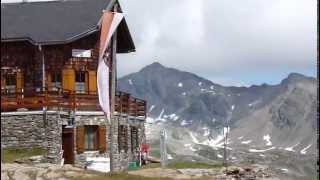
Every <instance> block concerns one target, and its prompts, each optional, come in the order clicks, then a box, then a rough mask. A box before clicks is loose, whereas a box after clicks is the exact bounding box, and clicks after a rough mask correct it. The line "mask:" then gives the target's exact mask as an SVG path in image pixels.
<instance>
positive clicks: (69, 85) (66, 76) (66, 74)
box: [62, 69, 75, 91]
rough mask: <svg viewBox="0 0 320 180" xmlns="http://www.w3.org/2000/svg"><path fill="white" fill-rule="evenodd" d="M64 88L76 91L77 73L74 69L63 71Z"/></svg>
mask: <svg viewBox="0 0 320 180" xmlns="http://www.w3.org/2000/svg"><path fill="white" fill-rule="evenodd" d="M62 88H63V89H66V90H71V91H74V89H75V72H74V70H73V69H63V70H62Z"/></svg>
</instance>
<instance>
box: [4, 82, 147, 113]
mask: <svg viewBox="0 0 320 180" xmlns="http://www.w3.org/2000/svg"><path fill="white" fill-rule="evenodd" d="M43 107H46V108H47V109H48V110H66V111H68V110H77V111H101V108H100V106H99V101H98V96H97V94H96V92H89V91H86V92H85V93H75V91H69V90H63V89H60V88H49V89H48V88H46V89H39V88H38V89H36V88H29V89H26V88H24V89H16V90H15V91H12V90H10V91H9V90H5V89H2V90H1V112H8V111H17V110H23V109H25V110H42V108H43ZM115 112H117V113H119V114H124V115H130V116H134V117H141V118H145V117H146V101H144V100H142V99H138V98H134V97H132V96H131V95H130V94H128V93H125V92H121V91H117V92H116V97H115Z"/></svg>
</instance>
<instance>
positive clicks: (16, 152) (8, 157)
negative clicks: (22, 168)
mask: <svg viewBox="0 0 320 180" xmlns="http://www.w3.org/2000/svg"><path fill="white" fill-rule="evenodd" d="M46 152H47V150H44V149H40V148H31V149H9V148H8V149H1V162H3V163H13V162H14V161H15V160H17V159H23V158H28V157H31V156H37V155H44V154H46Z"/></svg>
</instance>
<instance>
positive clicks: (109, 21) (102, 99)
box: [97, 11, 123, 121]
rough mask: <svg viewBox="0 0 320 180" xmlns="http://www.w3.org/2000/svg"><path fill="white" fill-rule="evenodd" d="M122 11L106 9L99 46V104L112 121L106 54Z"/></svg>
mask: <svg viewBox="0 0 320 180" xmlns="http://www.w3.org/2000/svg"><path fill="white" fill-rule="evenodd" d="M122 19H123V14H122V13H113V12H110V11H109V12H107V11H105V12H104V13H103V15H102V18H101V30H100V47H99V61H98V63H99V64H98V70H97V87H98V97H99V104H100V106H101V108H102V110H103V112H104V113H105V115H106V117H107V119H108V120H109V121H110V119H111V117H110V95H109V89H110V87H109V85H110V84H109V79H110V78H109V67H108V65H107V64H106V63H107V62H106V57H105V56H104V54H105V51H106V49H107V48H108V46H109V43H110V39H111V37H112V35H113V33H114V32H115V31H116V29H117V27H118V26H119V24H120V22H121V20H122Z"/></svg>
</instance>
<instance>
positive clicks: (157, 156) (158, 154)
mask: <svg viewBox="0 0 320 180" xmlns="http://www.w3.org/2000/svg"><path fill="white" fill-rule="evenodd" d="M150 155H151V156H153V157H156V158H160V151H159V150H158V149H151V151H150Z"/></svg>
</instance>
